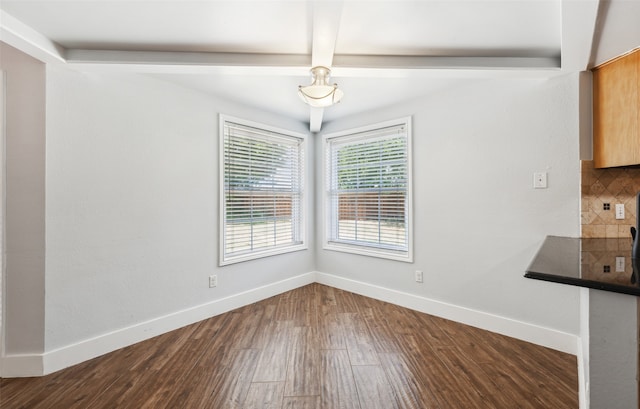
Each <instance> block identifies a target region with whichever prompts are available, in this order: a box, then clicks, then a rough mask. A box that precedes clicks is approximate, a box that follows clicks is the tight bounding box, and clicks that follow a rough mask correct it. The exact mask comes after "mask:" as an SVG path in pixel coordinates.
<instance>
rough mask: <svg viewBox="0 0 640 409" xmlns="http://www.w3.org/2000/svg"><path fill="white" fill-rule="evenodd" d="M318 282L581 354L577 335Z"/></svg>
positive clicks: (334, 281) (339, 282)
mask: <svg viewBox="0 0 640 409" xmlns="http://www.w3.org/2000/svg"><path fill="white" fill-rule="evenodd" d="M316 282H318V283H320V284H324V285H328V286H331V287H335V288H339V289H341V290H346V291H350V292H353V293H356V294H360V295H364V296H367V297H371V298H375V299H377V300H381V301H386V302H389V303H392V304H396V305H399V306H401V307H406V308H410V309H412V310H416V311H420V312H424V313H426V314H431V315H435V316H437V317H441V318H446V319H449V320H452V321H456V322H460V323H462V324H466V325H471V326H473V327H477V328H481V329H485V330H487V331H491V332H496V333H498V334H502V335H507V336H510V337H513V338H517V339H520V340H523V341H527V342H531V343H533V344H537V345H542V346H545V347H548V348H551V349H555V350H557V351H562V352H566V353H569V354H573V355H577V354H578V344H579V341H580V339H579V337H577V336H576V335H573V334H568V333H565V332H561V331H557V330H554V329H550V328H545V327H541V326H538V325H534V324H530V323H526V322H522V321H517V320H514V319H510V318H506V317H502V316H499V315H494V314H489V313H486V312H482V311H477V310H472V309H470V308H465V307H460V306H457V305H453V304H448V303H445V302H442V301H437V300H433V299H429V298H426V297H421V296H419V295H415V294H410V293H405V292H402V291H397V290H391V289H389V288H385V287H380V286H377V285H373V284H369V283H365V282H362V281H355V280H351V279H348V278H344V277H340V276H335V275H332V274H326V273H321V272H316Z"/></svg>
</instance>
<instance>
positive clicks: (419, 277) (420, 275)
mask: <svg viewBox="0 0 640 409" xmlns="http://www.w3.org/2000/svg"><path fill="white" fill-rule="evenodd" d="M421 282H422V271H420V270H416V283H421Z"/></svg>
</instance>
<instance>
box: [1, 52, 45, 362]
mask: <svg viewBox="0 0 640 409" xmlns="http://www.w3.org/2000/svg"><path fill="white" fill-rule="evenodd" d="M0 57H1V58H0V69H2V70H3V71H4V72H5V79H6V89H5V91H6V107H5V109H6V111H5V112H6V141H5V142H6V146H5V154H6V160H5V165H6V209H5V210H6V219H5V220H6V225H5V228H6V282H5V286H6V288H5V289H6V300H4V302H5V305H4V306H5V310H4V314H5V317H4V318H5V320H4V322H3V324H4V337H5V339H4V341H5V352H6V353H13V354H29V353H42V351H43V350H44V319H45V310H44V291H45V260H44V257H45V204H44V203H45V164H44V158H45V65H44V64H43V63H41V62H40V61H37V60H35V59H34V58H32V57H29V56H27V55H26V54H24V53H22V52H20V51H18V50H16V49H15V48H13V47H10V46H8V45H6V44H4V43H0Z"/></svg>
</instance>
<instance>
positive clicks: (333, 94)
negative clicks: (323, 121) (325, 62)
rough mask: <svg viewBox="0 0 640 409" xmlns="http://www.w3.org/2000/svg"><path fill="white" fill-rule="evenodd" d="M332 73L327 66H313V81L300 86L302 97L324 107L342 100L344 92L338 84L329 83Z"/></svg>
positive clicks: (311, 103) (299, 91) (310, 103)
mask: <svg viewBox="0 0 640 409" xmlns="http://www.w3.org/2000/svg"><path fill="white" fill-rule="evenodd" d="M330 74H331V70H329V69H328V68H327V67H313V68H312V69H311V76H312V78H313V83H312V84H311V85H307V86H304V87H303V86H302V85H300V86H299V87H298V96H299V97H300V99H302V100H303V101H304V102H305V103H306V104H308V105H310V106H312V107H316V108H324V107H328V106H331V105H333V104H336V103H338V102H340V100H341V99H342V96H343V95H344V92H342V90H340V89H338V84H333V85H329V84H328V83H327V82H328V80H329V75H330Z"/></svg>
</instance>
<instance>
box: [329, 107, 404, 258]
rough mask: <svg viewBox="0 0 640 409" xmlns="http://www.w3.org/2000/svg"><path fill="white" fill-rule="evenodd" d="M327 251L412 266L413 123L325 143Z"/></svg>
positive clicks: (334, 136)
mask: <svg viewBox="0 0 640 409" xmlns="http://www.w3.org/2000/svg"><path fill="white" fill-rule="evenodd" d="M324 147H325V229H326V232H325V240H324V247H325V248H326V249H331V250H338V251H347V252H352V253H358V254H365V255H371V256H376V257H384V258H391V259H394V260H402V261H408V262H411V261H413V260H412V257H413V255H412V251H411V249H412V243H411V217H412V214H411V155H410V152H411V119H410V118H403V119H401V120H396V121H390V122H385V123H381V124H377V125H373V126H369V127H366V128H360V129H355V130H351V131H346V132H341V133H338V134H331V135H327V136H325V137H324Z"/></svg>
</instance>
